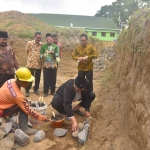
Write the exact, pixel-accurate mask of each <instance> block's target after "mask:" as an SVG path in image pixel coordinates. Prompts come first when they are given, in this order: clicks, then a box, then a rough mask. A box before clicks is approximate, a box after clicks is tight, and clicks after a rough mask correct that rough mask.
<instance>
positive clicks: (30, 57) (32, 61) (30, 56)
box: [26, 40, 44, 69]
mask: <svg viewBox="0 0 150 150" xmlns="http://www.w3.org/2000/svg"><path fill="white" fill-rule="evenodd" d="M43 44H44V43H43V42H39V43H38V44H37V43H36V42H35V40H33V41H29V42H28V43H27V46H26V54H27V67H28V68H34V69H41V67H42V63H41V59H40V48H41V46H42V45H43Z"/></svg>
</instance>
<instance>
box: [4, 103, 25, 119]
mask: <svg viewBox="0 0 150 150" xmlns="http://www.w3.org/2000/svg"><path fill="white" fill-rule="evenodd" d="M20 111H22V110H21V108H20V107H19V106H18V105H13V106H12V107H10V108H8V109H5V110H4V112H3V114H2V116H1V117H6V116H9V117H12V116H13V114H17V113H18V112H20Z"/></svg>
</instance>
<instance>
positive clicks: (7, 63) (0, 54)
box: [0, 44, 19, 74]
mask: <svg viewBox="0 0 150 150" xmlns="http://www.w3.org/2000/svg"><path fill="white" fill-rule="evenodd" d="M14 68H15V69H18V68H19V65H18V62H17V60H16V57H15V53H14V50H13V48H12V46H11V45H9V44H7V46H4V47H2V46H0V74H14Z"/></svg>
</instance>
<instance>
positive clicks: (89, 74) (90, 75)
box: [78, 70, 93, 92]
mask: <svg viewBox="0 0 150 150" xmlns="http://www.w3.org/2000/svg"><path fill="white" fill-rule="evenodd" d="M78 74H83V75H84V76H85V77H86V78H87V79H88V81H89V84H90V90H91V92H93V70H90V71H78Z"/></svg>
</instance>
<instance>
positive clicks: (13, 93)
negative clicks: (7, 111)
mask: <svg viewBox="0 0 150 150" xmlns="http://www.w3.org/2000/svg"><path fill="white" fill-rule="evenodd" d="M7 87H8V89H9V91H10V93H11V95H12V96H13V97H16V96H17V94H16V93H15V91H14V89H13V88H12V84H11V80H8V81H7Z"/></svg>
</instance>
